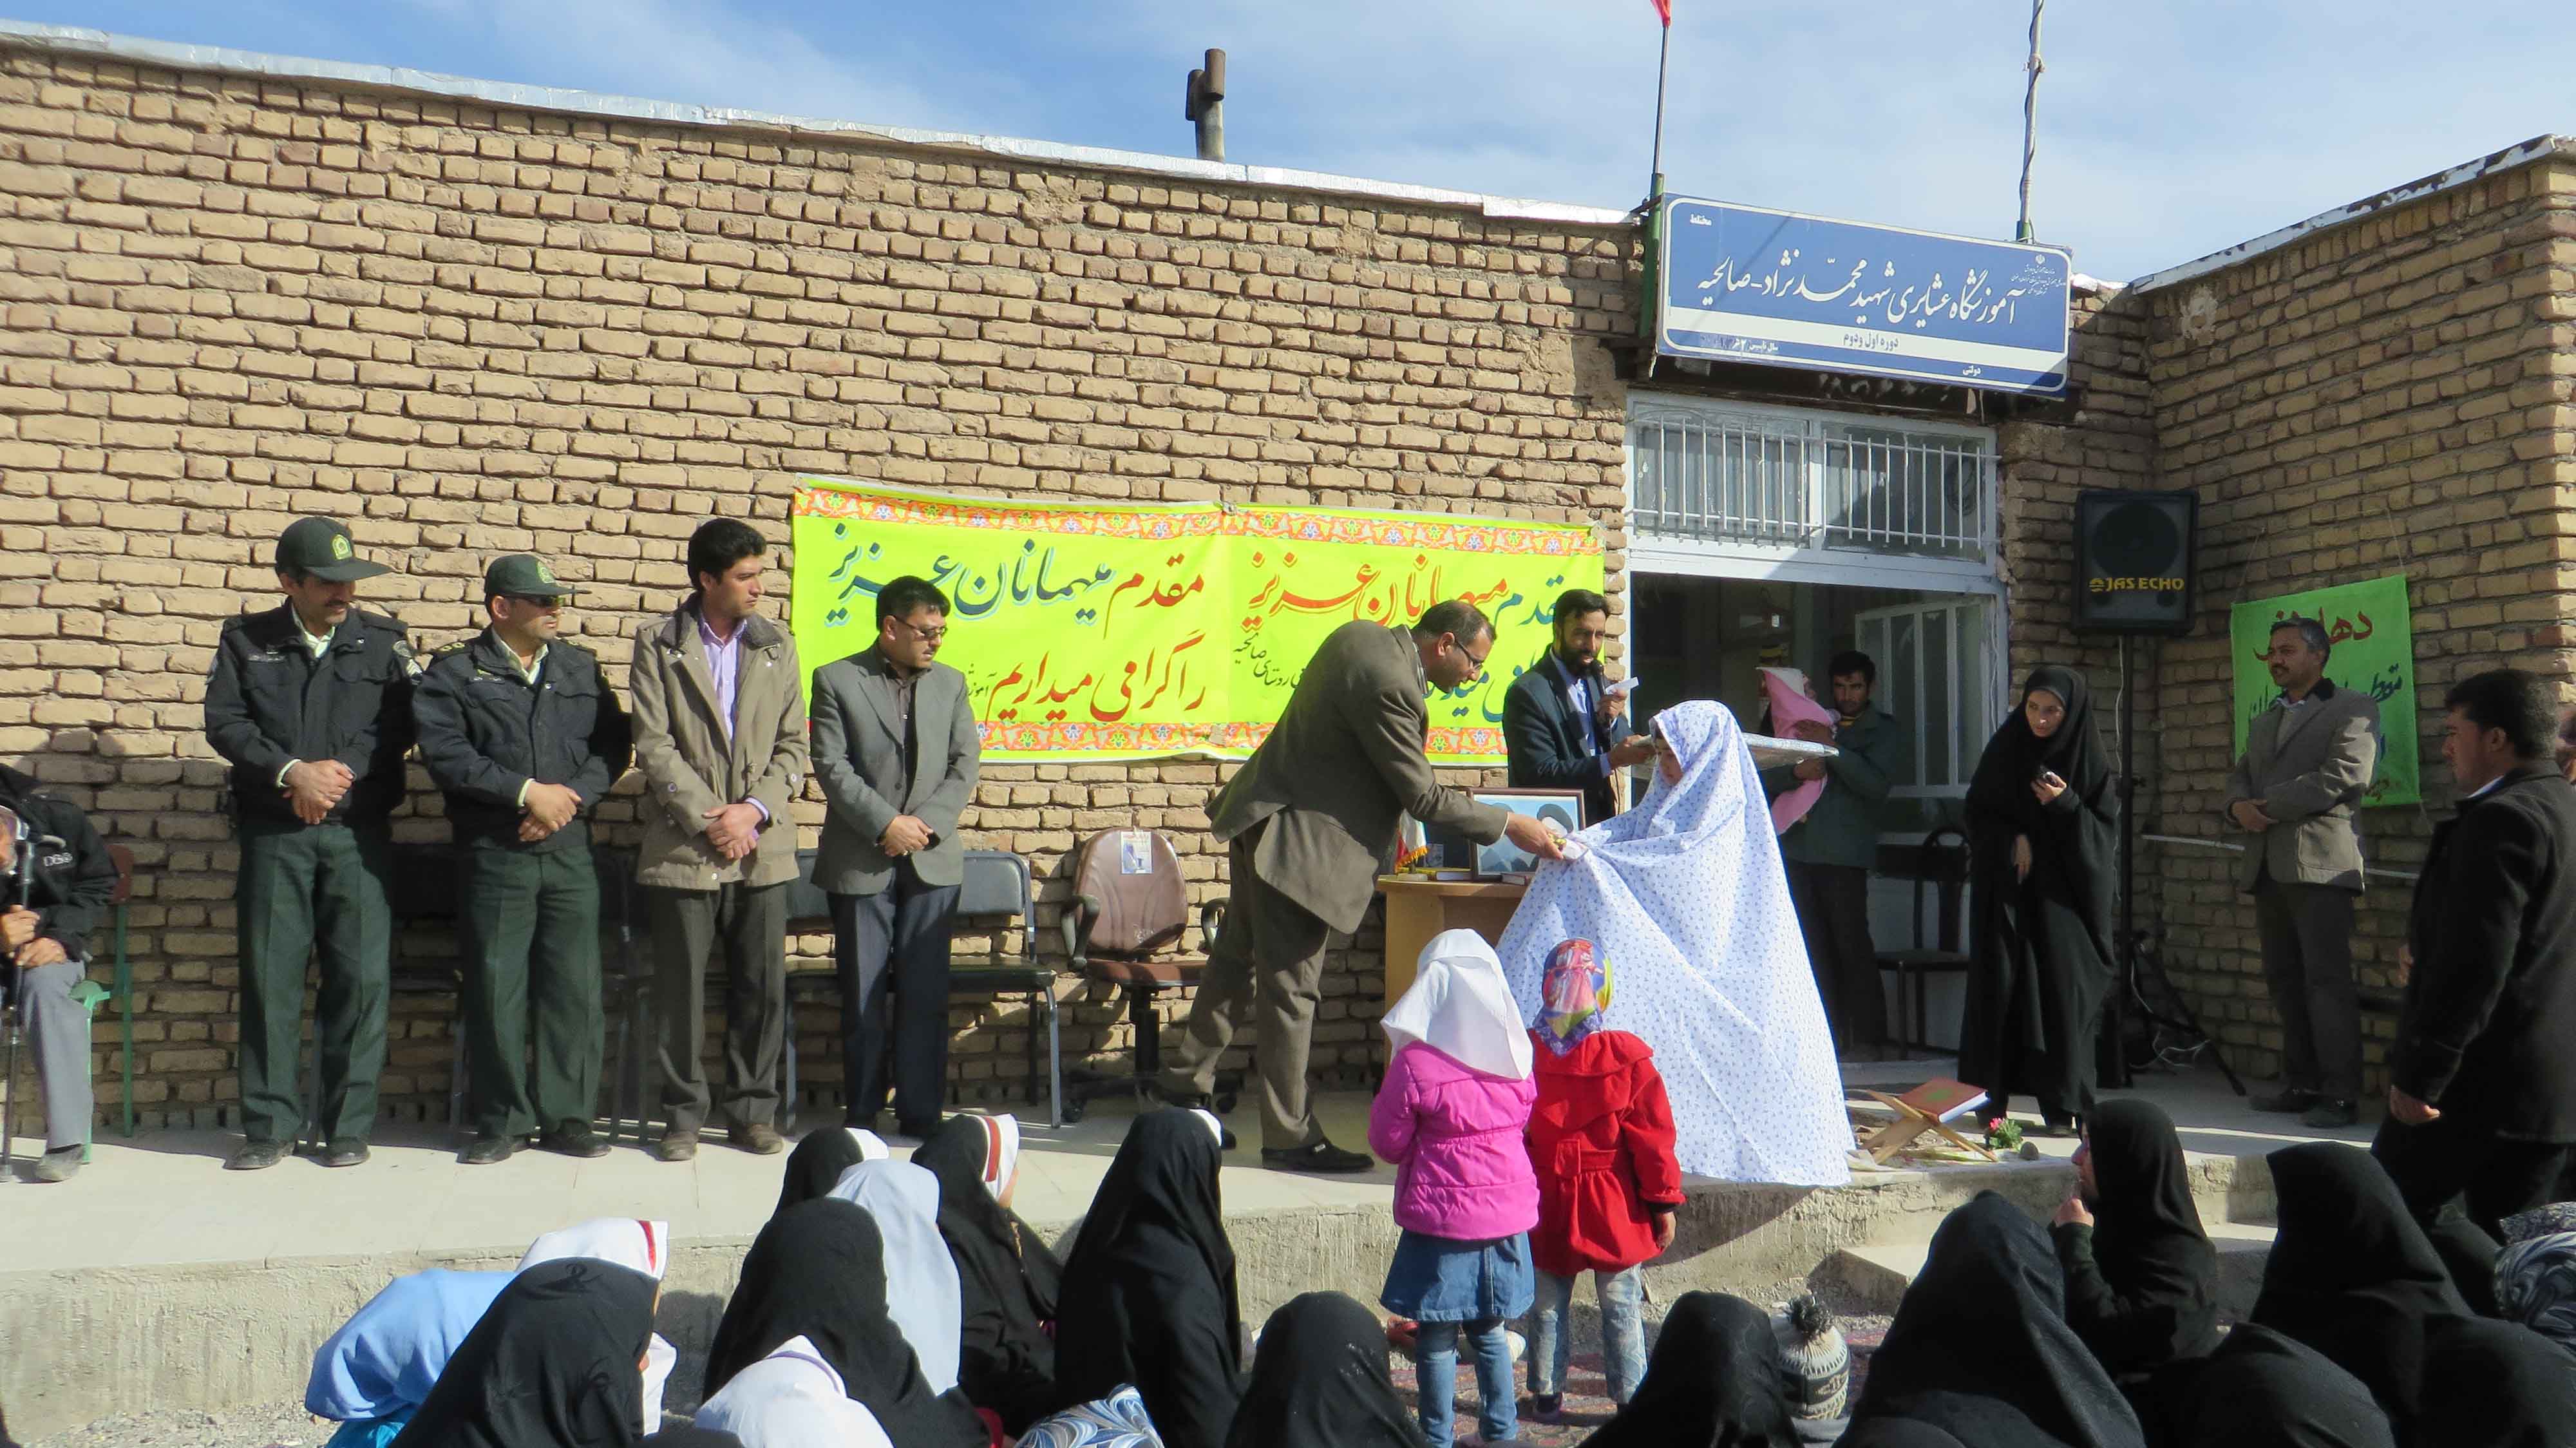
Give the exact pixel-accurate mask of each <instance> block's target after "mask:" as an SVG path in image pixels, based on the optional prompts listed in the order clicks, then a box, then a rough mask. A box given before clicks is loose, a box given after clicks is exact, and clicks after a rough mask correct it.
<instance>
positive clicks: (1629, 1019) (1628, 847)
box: [1502, 701, 1852, 1186]
mask: <svg viewBox="0 0 2576 1448" xmlns="http://www.w3.org/2000/svg"><path fill="white" fill-rule="evenodd" d="M1655 727H1656V729H1657V731H1658V732H1660V733H1661V734H1662V735H1663V736H1664V738H1665V739H1666V740H1668V741H1670V742H1671V744H1672V746H1673V752H1674V754H1675V755H1676V756H1677V757H1678V758H1679V759H1680V760H1681V764H1682V776H1681V780H1680V782H1679V783H1669V782H1667V781H1666V780H1665V779H1664V777H1663V774H1662V772H1661V771H1660V770H1659V771H1657V773H1656V775H1655V782H1654V784H1653V786H1652V787H1651V788H1649V789H1648V790H1647V792H1646V797H1645V798H1644V799H1643V800H1641V801H1639V802H1638V804H1637V806H1636V808H1634V809H1631V810H1630V811H1628V812H1627V813H1626V814H1623V815H1619V816H1617V817H1615V818H1613V819H1610V820H1608V821H1605V822H1603V823H1601V824H1598V825H1594V826H1593V827H1592V828H1590V829H1587V830H1585V831H1583V832H1582V833H1581V834H1579V835H1577V836H1575V838H1576V839H1578V840H1580V841H1582V842H1583V843H1585V844H1586V845H1588V846H1590V849H1589V850H1588V851H1587V852H1586V853H1585V854H1584V855H1583V857H1582V858H1580V859H1576V860H1569V861H1566V862H1564V863H1562V864H1546V865H1542V866H1540V867H1539V870H1538V873H1537V875H1536V877H1535V878H1533V879H1532V880H1531V882H1530V887H1529V891H1528V893H1527V894H1526V895H1525V896H1524V897H1523V898H1522V900H1521V903H1520V906H1519V908H1518V909H1517V910H1515V911H1514V912H1513V914H1512V923H1511V928H1510V929H1509V930H1508V931H1506V932H1505V933H1504V935H1503V946H1502V957H1503V960H1504V962H1505V964H1504V967H1503V969H1504V972H1505V974H1506V976H1507V977H1508V978H1509V980H1510V982H1511V991H1512V995H1513V997H1514V998H1515V1000H1517V1001H1518V1002H1519V1009H1520V1012H1521V1018H1522V1019H1532V1018H1534V1017H1535V1016H1536V1014H1537V1011H1538V1007H1539V1004H1540V992H1539V980H1540V975H1541V972H1542V970H1543V968H1544V965H1545V962H1546V959H1547V953H1548V951H1549V950H1550V949H1552V948H1554V947H1555V945H1556V944H1557V942H1559V941H1561V940H1570V939H1575V938H1578V937H1579V938H1581V939H1585V940H1589V941H1591V942H1593V944H1594V946H1595V947H1596V948H1598V949H1599V950H1600V952H1601V953H1602V954H1603V956H1605V957H1606V958H1607V959H1608V960H1609V961H1610V962H1611V964H1612V966H1613V967H1614V968H1615V969H1616V970H1617V972H1618V977H1619V994H1618V998H1617V999H1615V1000H1614V1001H1612V1002H1611V1003H1610V1005H1609V1006H1608V1007H1607V1008H1606V1009H1605V1010H1604V1011H1603V1012H1602V1020H1601V1023H1602V1025H1603V1027H1604V1028H1606V1029H1609V1030H1617V1031H1627V1032H1629V1033H1631V1034H1633V1035H1636V1036H1638V1037H1640V1038H1642V1039H1643V1040H1644V1041H1645V1043H1646V1044H1647V1045H1648V1046H1650V1047H1652V1048H1653V1050H1654V1053H1655V1066H1656V1069H1657V1070H1659V1071H1660V1072H1662V1074H1663V1077H1664V1086H1665V1089H1666V1091H1667V1093H1668V1094H1669V1095H1670V1096H1671V1098H1672V1105H1673V1124H1674V1127H1675V1128H1676V1141H1675V1154H1676V1155H1677V1156H1678V1157H1679V1158H1680V1160H1681V1166H1682V1170H1683V1171H1686V1172H1691V1173H1694V1174H1696V1175H1699V1176H1708V1177H1718V1178H1721V1179H1723V1180H1727V1181H1747V1182H1778V1183H1782V1184H1785V1185H1790V1186H1841V1185H1844V1184H1845V1183H1847V1182H1849V1181H1850V1180H1851V1168H1850V1164H1849V1162H1848V1161H1847V1159H1846V1154H1847V1153H1848V1152H1849V1150H1850V1148H1851V1145H1852V1134H1851V1123H1850V1118H1849V1117H1848V1115H1846V1113H1845V1111H1844V1109H1843V1099H1842V1079H1841V1076H1840V1074H1839V1073H1838V1072H1837V1070H1836V1068H1835V1066H1834V1050H1833V1038H1832V1036H1831V1035H1830V1034H1829V1033H1828V1032H1827V1030H1826V1028H1825V1012H1824V1005H1823V1003H1822V1002H1821V1001H1819V1000H1818V999H1817V996H1816V980H1815V975H1814V973H1813V972H1812V971H1811V970H1810V969H1809V968H1808V965H1807V948H1806V942H1805V938H1804V936H1803V935H1801V934H1800V932H1799V929H1798V916H1797V913H1796V911H1794V910H1793V909H1791V908H1790V904H1789V884H1788V878H1787V876H1786V875H1785V874H1784V873H1783V872H1782V870H1781V866H1780V842H1779V840H1778V838H1777V837H1776V836H1774V835H1773V834H1772V832H1771V830H1770V828H1769V827H1768V824H1767V822H1766V821H1765V819H1764V815H1763V806H1762V778H1761V775H1760V774H1759V773H1758V772H1756V770H1755V769H1754V767H1753V755H1752V753H1751V751H1749V750H1748V749H1747V748H1746V747H1745V744H1744V735H1743V732H1742V731H1741V730H1739V729H1738V728H1737V727H1736V723H1735V716H1734V715H1732V714H1730V713H1728V712H1727V711H1726V709H1725V707H1724V706H1723V705H1719V704H1713V703H1708V702H1705V701H1703V702H1696V703H1689V704H1682V705H1679V706H1676V707H1674V708H1671V709H1667V710H1665V711H1664V712H1663V713H1661V714H1659V715H1657V716H1655Z"/></svg>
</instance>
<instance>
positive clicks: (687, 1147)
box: [653, 1131, 698, 1161]
mask: <svg viewBox="0 0 2576 1448" xmlns="http://www.w3.org/2000/svg"><path fill="white" fill-rule="evenodd" d="M653 1159H654V1160H655V1161H695V1160H697V1159H698V1134H697V1133H696V1132H694V1131H674V1132H672V1133H671V1134H669V1135H668V1136H664V1137H660V1138H657V1139H656V1140H655V1141H654V1143H653Z"/></svg>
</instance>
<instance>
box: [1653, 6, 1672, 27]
mask: <svg viewBox="0 0 2576 1448" xmlns="http://www.w3.org/2000/svg"><path fill="white" fill-rule="evenodd" d="M1652 3H1653V5H1654V7H1655V13H1656V14H1657V15H1660V16H1662V17H1663V20H1664V28H1665V29H1666V30H1670V29H1672V28H1673V0H1652Z"/></svg>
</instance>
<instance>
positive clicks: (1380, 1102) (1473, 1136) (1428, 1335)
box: [1369, 930, 1538, 1448]
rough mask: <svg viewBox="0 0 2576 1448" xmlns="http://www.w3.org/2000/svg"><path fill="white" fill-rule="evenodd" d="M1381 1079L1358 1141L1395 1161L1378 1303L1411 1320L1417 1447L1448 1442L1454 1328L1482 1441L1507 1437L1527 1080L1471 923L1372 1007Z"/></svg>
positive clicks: (1513, 1012) (1532, 1176)
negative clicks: (1389, 1001) (1379, 1017)
mask: <svg viewBox="0 0 2576 1448" xmlns="http://www.w3.org/2000/svg"><path fill="white" fill-rule="evenodd" d="M1381 1024H1382V1025H1384V1027H1385V1028H1386V1035H1387V1045H1388V1047H1389V1049H1390V1050H1391V1051H1392V1052H1393V1056H1392V1058H1391V1059H1390V1060H1389V1061H1388V1062H1387V1068H1386V1082H1385V1084H1384V1085H1382V1086H1380V1087H1379V1088H1378V1093H1377V1101H1376V1103H1375V1104H1374V1105H1372V1106H1371V1107H1370V1108H1369V1148H1370V1149H1371V1150H1373V1151H1375V1152H1376V1153H1377V1154H1378V1155H1379V1156H1381V1157H1383V1158H1385V1159H1386V1160H1388V1161H1391V1162H1393V1163H1395V1166H1396V1174H1395V1224H1396V1225H1397V1226H1399V1227H1401V1228H1403V1229H1404V1236H1403V1238H1402V1239H1401V1240H1400V1241H1399V1242H1398V1243H1397V1244H1396V1249H1395V1261H1394V1262H1393V1263H1391V1264H1390V1265H1389V1266H1388V1267H1387V1272H1386V1290H1385V1292H1384V1293H1382V1294H1381V1295H1380V1296H1379V1298H1378V1301H1379V1302H1381V1303H1383V1304H1384V1305H1385V1306H1386V1308H1387V1309H1388V1310H1389V1311H1391V1312H1394V1313H1396V1314H1398V1315H1399V1316H1403V1317H1409V1318H1412V1319H1414V1320H1415V1321H1416V1322H1418V1323H1420V1324H1421V1326H1420V1328H1419V1329H1418V1330H1417V1332H1416V1334H1415V1337H1414V1350H1413V1362H1414V1367H1415V1370H1416V1373H1417V1376H1418V1377H1419V1379H1420V1385H1421V1387H1420V1391H1421V1403H1420V1407H1419V1409H1418V1413H1419V1417H1420V1419H1421V1423H1422V1433H1423V1436H1424V1437H1426V1438H1428V1439H1430V1440H1431V1448H1449V1444H1450V1423H1451V1415H1452V1413H1453V1411H1454V1407H1455V1398H1456V1385H1457V1381H1458V1335H1459V1332H1460V1330H1461V1328H1462V1327H1463V1328H1464V1330H1465V1332H1466V1336H1467V1342H1468V1346H1469V1348H1470V1349H1471V1350H1472V1351H1473V1352H1474V1353H1475V1356H1476V1389H1477V1393H1478V1395H1479V1396H1480V1397H1481V1398H1482V1399H1483V1404H1482V1407H1483V1411H1482V1413H1481V1414H1480V1421H1479V1423H1478V1427H1479V1429H1480V1430H1481V1431H1482V1433H1483V1435H1484V1437H1483V1441H1484V1442H1487V1443H1504V1442H1509V1441H1511V1440H1512V1439H1513V1438H1515V1437H1517V1436H1518V1434H1519V1418H1518V1414H1517V1412H1516V1411H1515V1404H1514V1402H1513V1389H1512V1357H1511V1345H1510V1342H1509V1340H1508V1339H1507V1338H1506V1336H1505V1335H1504V1332H1503V1323H1504V1321H1505V1320H1506V1319H1508V1318H1514V1317H1518V1316H1520V1315H1521V1314H1522V1313H1525V1312H1527V1311H1529V1307H1530V1298H1531V1293H1532V1289H1533V1285H1534V1283H1535V1278H1534V1277H1533V1276H1532V1273H1531V1267H1530V1247H1529V1229H1530V1228H1532V1227H1534V1226H1536V1225H1538V1176H1537V1174H1536V1173H1535V1172H1533V1171H1531V1170H1530V1159H1529V1148H1528V1146H1527V1144H1526V1143H1525V1141H1524V1139H1523V1133H1524V1132H1525V1131H1526V1129H1527V1127H1528V1125H1529V1116H1530V1104H1531V1103H1532V1102H1533V1101H1534V1100H1536V1099H1537V1096H1538V1088H1537V1087H1536V1086H1535V1085H1534V1084H1533V1083H1532V1082H1531V1080H1530V1038H1529V1032H1528V1031H1527V1029H1525V1028H1524V1027H1523V1026H1522V1024H1521V1021H1520V1013H1519V1011H1518V1010H1517V1009H1516V1008H1515V1007H1514V1005H1513V1004H1512V992H1511V987H1510V986H1509V985H1508V984H1506V983H1505V982H1504V980H1503V963H1502V961H1501V960H1500V959H1498V958H1497V957H1496V956H1495V954H1494V948H1493V947H1492V946H1490V945H1488V944H1486V943H1485V941H1484V938H1483V937H1481V936H1479V935H1477V934H1476V933H1475V932H1474V931H1472V930H1451V931H1445V932H1443V933H1442V934H1440V935H1438V936H1436V937H1434V938H1433V940H1432V942H1431V944H1430V945H1429V946H1428V947H1426V948H1425V949H1424V950H1423V952H1422V969H1421V973H1420V974H1419V975H1417V976H1416V977H1415V978H1414V981H1413V988H1412V989H1411V990H1408V991H1406V992H1405V993H1404V999H1402V1000H1400V1001H1397V1002H1396V1003H1395V1006H1394V1008H1393V1009H1391V1010H1389V1011H1388V1012H1387V1013H1386V1019H1385V1020H1384V1021H1383V1022H1382V1023H1381Z"/></svg>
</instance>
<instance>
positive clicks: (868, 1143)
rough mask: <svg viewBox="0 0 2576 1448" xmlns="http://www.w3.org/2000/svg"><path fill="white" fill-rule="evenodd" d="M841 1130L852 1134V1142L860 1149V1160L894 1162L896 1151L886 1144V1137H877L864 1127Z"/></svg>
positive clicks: (848, 1127)
mask: <svg viewBox="0 0 2576 1448" xmlns="http://www.w3.org/2000/svg"><path fill="white" fill-rule="evenodd" d="M841 1129H842V1130H843V1131H846V1132H848V1133H849V1134H850V1140H851V1141H853V1142H855V1143H857V1145H858V1148H859V1160H861V1161H892V1160H894V1151H893V1150H892V1149H891V1148H890V1147H888V1146H887V1145H886V1144H885V1138H884V1137H882V1136H879V1135H877V1134H876V1133H875V1132H873V1131H870V1130H868V1129H867V1128H866V1127H864V1126H844V1127H842V1128H841Z"/></svg>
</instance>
